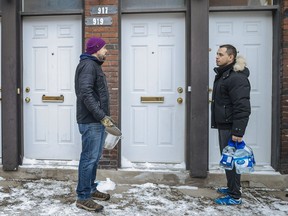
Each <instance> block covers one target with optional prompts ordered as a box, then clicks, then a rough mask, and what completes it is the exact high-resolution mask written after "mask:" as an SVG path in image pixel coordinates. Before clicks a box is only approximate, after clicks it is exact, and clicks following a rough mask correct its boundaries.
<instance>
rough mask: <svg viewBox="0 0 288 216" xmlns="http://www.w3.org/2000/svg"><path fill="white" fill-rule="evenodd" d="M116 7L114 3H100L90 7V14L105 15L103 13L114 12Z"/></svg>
mask: <svg viewBox="0 0 288 216" xmlns="http://www.w3.org/2000/svg"><path fill="white" fill-rule="evenodd" d="M116 13H117V7H116V6H115V5H101V6H95V7H91V9H90V14H91V15H105V14H116Z"/></svg>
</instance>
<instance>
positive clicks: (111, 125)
mask: <svg viewBox="0 0 288 216" xmlns="http://www.w3.org/2000/svg"><path fill="white" fill-rule="evenodd" d="M101 123H102V124H103V125H104V126H105V129H106V132H107V133H110V134H112V135H114V136H121V135H122V133H121V131H120V130H119V128H117V127H116V126H115V122H114V120H113V119H112V118H111V117H110V116H105V117H104V118H103V119H102V120H101Z"/></svg>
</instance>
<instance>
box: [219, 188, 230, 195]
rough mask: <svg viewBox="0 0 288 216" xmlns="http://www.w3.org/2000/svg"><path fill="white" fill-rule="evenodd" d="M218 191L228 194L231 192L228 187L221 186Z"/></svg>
mask: <svg viewBox="0 0 288 216" xmlns="http://www.w3.org/2000/svg"><path fill="white" fill-rule="evenodd" d="M217 193H220V194H224V195H228V194H229V189H228V187H221V188H218V189H217Z"/></svg>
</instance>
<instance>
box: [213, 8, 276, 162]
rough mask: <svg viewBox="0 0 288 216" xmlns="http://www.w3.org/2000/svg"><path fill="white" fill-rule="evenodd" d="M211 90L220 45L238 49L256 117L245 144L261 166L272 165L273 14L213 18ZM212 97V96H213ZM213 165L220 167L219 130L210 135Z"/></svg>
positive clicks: (251, 124) (250, 126)
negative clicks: (248, 81) (245, 66)
mask: <svg viewBox="0 0 288 216" xmlns="http://www.w3.org/2000/svg"><path fill="white" fill-rule="evenodd" d="M209 26H210V27H209V34H210V37H209V43H210V48H211V49H212V50H211V52H210V55H209V71H210V75H209V77H210V78H209V87H210V88H212V86H213V81H214V76H215V73H214V71H213V68H214V67H215V66H216V64H215V57H216V52H217V50H218V47H219V45H221V44H227V43H230V44H232V45H234V46H235V47H236V48H237V50H238V52H239V53H238V54H239V55H243V56H244V57H245V58H246V60H247V64H248V65H247V67H248V68H249V70H250V76H249V80H250V83H251V109H252V113H251V116H250V120H249V123H248V126H247V129H246V133H245V136H244V140H245V141H246V143H247V144H248V145H250V146H251V147H252V148H253V151H254V154H255V158H256V163H257V164H258V165H270V157H271V110H272V108H271V103H272V16H271V13H270V12H253V13H251V12H239V13H236V12H233V13H227V12H225V13H224V12H223V13H210V14H209ZM210 97H211V94H210ZM209 145H210V149H209V151H210V153H209V160H210V165H213V164H218V163H219V159H220V151H219V144H218V134H217V130H215V129H210V133H209Z"/></svg>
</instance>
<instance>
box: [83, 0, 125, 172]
mask: <svg viewBox="0 0 288 216" xmlns="http://www.w3.org/2000/svg"><path fill="white" fill-rule="evenodd" d="M99 5H103V6H104V5H115V6H117V7H118V0H85V18H87V17H97V16H99V17H107V16H109V17H111V18H112V25H108V26H99V25H98V26H91V25H85V41H86V40H87V39H88V38H90V37H92V36H96V37H101V38H103V39H104V40H105V41H106V43H107V45H106V47H107V49H108V55H107V58H106V61H105V63H104V64H103V65H102V67H103V71H104V73H105V74H106V76H107V81H108V85H109V92H110V102H111V103H110V109H111V117H112V118H113V119H114V120H115V121H116V122H118V116H119V115H118V112H119V96H120V95H119V91H118V89H119V79H120V76H119V69H120V64H119V42H120V40H119V31H118V30H119V28H118V13H119V11H118V10H117V11H118V13H116V14H107V15H103V14H102V15H95V14H93V15H91V12H90V9H91V7H94V6H99ZM117 167H118V146H116V147H115V148H114V149H113V150H110V151H108V150H104V153H103V158H102V159H101V161H100V168H102V169H107V168H109V169H117Z"/></svg>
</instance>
